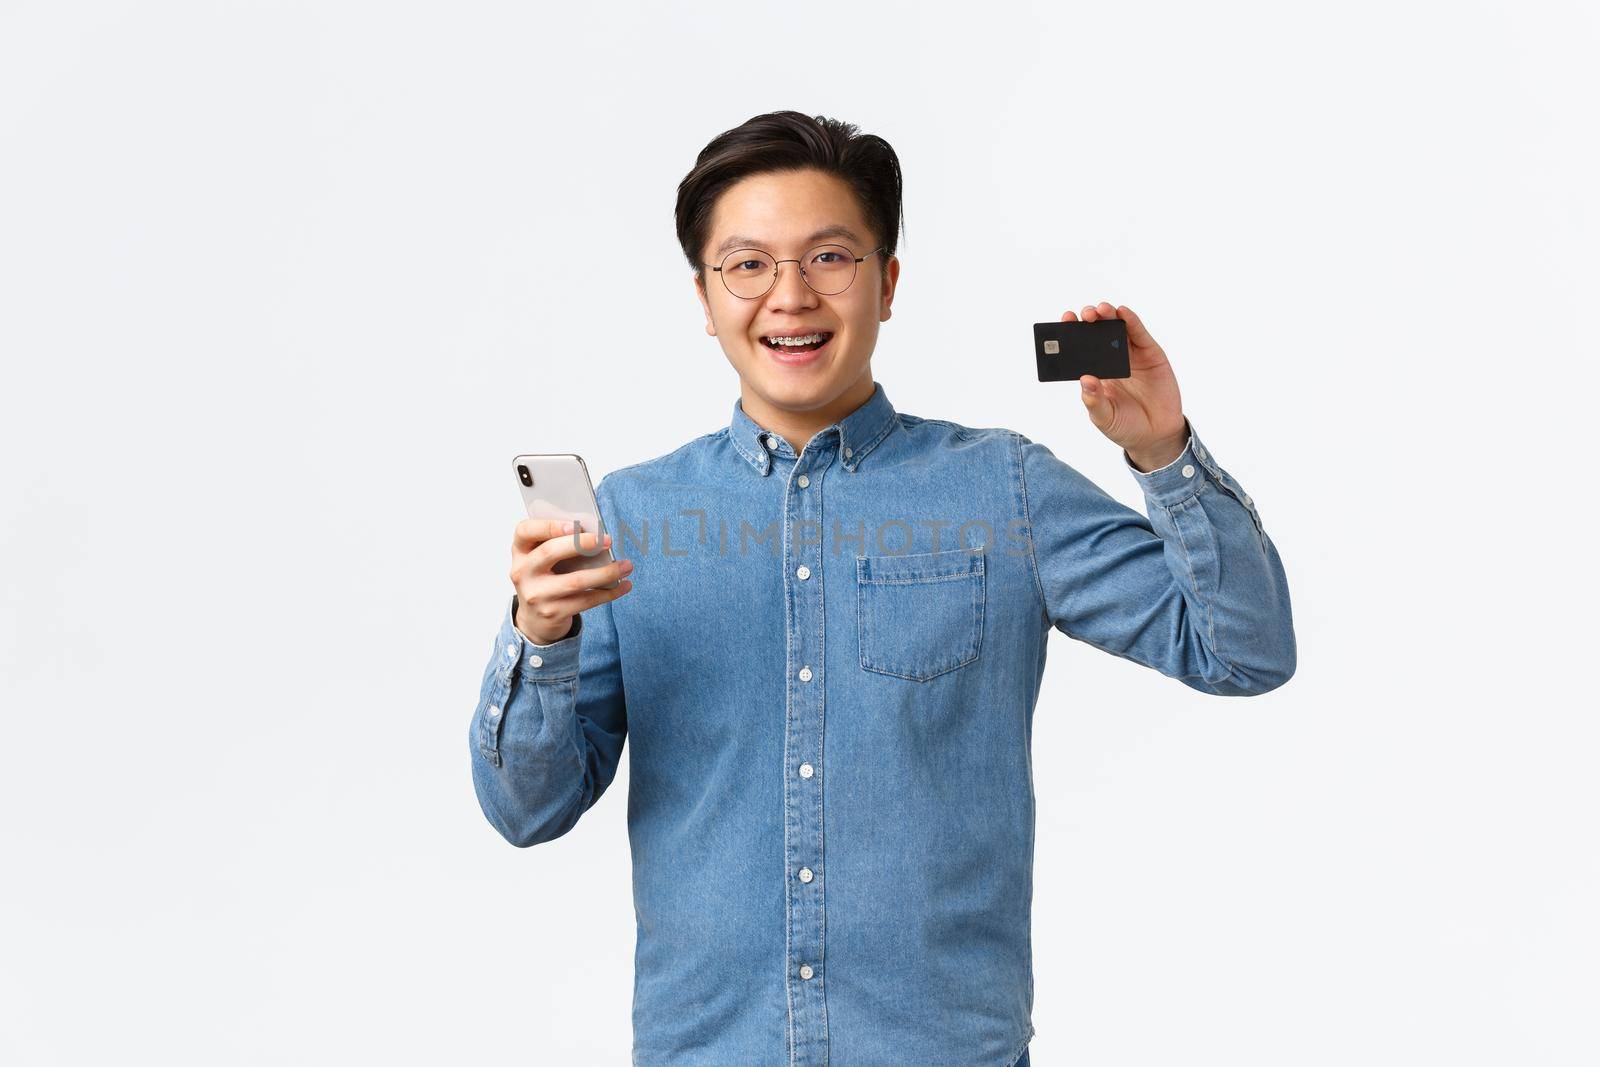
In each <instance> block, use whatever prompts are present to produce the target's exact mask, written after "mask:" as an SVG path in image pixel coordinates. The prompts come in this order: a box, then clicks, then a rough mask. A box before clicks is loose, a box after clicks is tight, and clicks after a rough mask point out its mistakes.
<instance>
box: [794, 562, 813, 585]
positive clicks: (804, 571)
mask: <svg viewBox="0 0 1600 1067" xmlns="http://www.w3.org/2000/svg"><path fill="white" fill-rule="evenodd" d="M794 573H795V577H797V578H799V579H800V580H801V581H802V582H803V581H805V580H806V579H807V578H809V577H811V568H810V567H807V566H806V565H805V564H804V563H802V564H800V566H799V567H798V568H796V570H795V572H794Z"/></svg>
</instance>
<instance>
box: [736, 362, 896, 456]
mask: <svg viewBox="0 0 1600 1067" xmlns="http://www.w3.org/2000/svg"><path fill="white" fill-rule="evenodd" d="M896 422H897V419H896V418H895V410H894V405H893V404H891V403H889V394H888V393H885V392H884V391H883V383H882V382H874V383H873V388H872V395H871V396H870V397H868V398H867V400H866V401H865V402H864V403H863V404H862V405H861V406H860V407H858V408H856V409H855V410H854V411H852V412H851V413H850V414H848V415H846V416H845V417H844V418H842V419H840V420H839V421H838V422H836V423H833V424H832V425H831V426H826V427H824V428H822V429H821V430H818V431H817V433H816V436H814V437H813V438H812V441H815V440H817V439H819V438H822V437H824V436H825V435H827V434H830V433H834V432H837V433H838V435H839V456H840V462H841V463H843V465H844V468H845V469H846V470H847V471H849V472H850V473H852V474H854V473H855V470H856V468H857V467H859V466H860V465H861V461H862V460H864V459H866V458H867V455H868V454H869V453H871V451H872V450H873V449H874V448H876V447H878V442H879V441H882V440H883V439H884V438H885V437H886V436H888V434H889V431H890V430H892V429H894V427H895V425H896ZM728 438H729V440H731V441H732V442H733V445H734V448H736V449H737V450H738V452H739V455H741V456H743V457H744V459H745V460H746V461H748V462H749V464H750V465H751V466H752V467H754V468H755V469H756V470H757V471H759V472H760V473H761V475H762V476H763V477H765V476H766V475H767V474H769V473H771V471H772V456H773V454H774V453H776V454H777V455H780V456H787V457H790V458H798V457H796V456H795V452H794V449H793V448H791V447H790V446H789V442H788V441H785V440H784V439H783V438H782V437H780V436H778V435H777V434H775V433H769V432H768V430H767V428H766V427H764V426H762V425H761V424H760V423H758V422H756V421H755V420H754V419H752V418H751V417H750V416H749V415H746V414H745V411H744V399H743V398H742V397H741V398H740V399H738V400H735V401H734V402H733V419H732V421H730V422H729V423H728ZM808 444H809V442H808Z"/></svg>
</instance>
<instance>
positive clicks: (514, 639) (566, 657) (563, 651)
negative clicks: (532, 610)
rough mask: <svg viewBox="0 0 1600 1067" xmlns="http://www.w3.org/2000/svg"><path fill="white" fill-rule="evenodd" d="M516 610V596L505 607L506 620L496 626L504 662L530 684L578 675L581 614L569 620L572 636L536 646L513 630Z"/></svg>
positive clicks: (521, 633) (515, 629)
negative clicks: (530, 682)
mask: <svg viewBox="0 0 1600 1067" xmlns="http://www.w3.org/2000/svg"><path fill="white" fill-rule="evenodd" d="M516 608H517V597H516V594H512V597H511V602H510V603H509V604H507V605H506V617H505V620H504V621H503V622H502V623H501V624H500V646H501V648H502V649H503V650H504V651H502V652H501V655H503V656H504V657H505V658H506V662H507V663H508V664H509V665H510V666H511V667H512V668H515V669H519V670H521V672H522V676H523V677H524V678H527V679H529V680H530V681H550V680H551V679H554V678H570V677H573V676H575V675H576V674H577V673H578V648H579V645H580V644H581V643H582V642H581V641H580V640H579V636H580V635H581V634H582V633H583V614H582V613H581V612H580V613H578V614H577V615H574V616H573V617H572V632H571V633H569V634H568V635H567V636H566V637H563V638H562V639H561V640H559V641H553V642H551V643H550V644H548V645H539V644H535V643H534V642H532V641H530V640H528V635H527V634H525V633H523V632H522V631H521V630H519V629H517V624H516V622H515V621H514V619H515V614H516Z"/></svg>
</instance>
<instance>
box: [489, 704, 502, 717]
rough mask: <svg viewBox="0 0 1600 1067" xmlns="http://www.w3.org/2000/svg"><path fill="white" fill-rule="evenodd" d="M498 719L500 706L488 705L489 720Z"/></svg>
mask: <svg viewBox="0 0 1600 1067" xmlns="http://www.w3.org/2000/svg"><path fill="white" fill-rule="evenodd" d="M499 717H500V705H499V704H490V705H489V718H491V719H498V718H499Z"/></svg>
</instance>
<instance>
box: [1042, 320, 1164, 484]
mask: <svg viewBox="0 0 1600 1067" xmlns="http://www.w3.org/2000/svg"><path fill="white" fill-rule="evenodd" d="M1110 318H1119V319H1121V320H1122V321H1123V322H1125V323H1127V324H1128V370H1129V371H1130V372H1131V373H1132V377H1130V378H1097V377H1095V376H1094V375H1092V374H1085V375H1084V376H1083V377H1082V378H1079V379H1078V384H1079V386H1080V387H1081V390H1082V396H1083V406H1084V407H1085V408H1087V409H1088V411H1089V421H1091V422H1093V423H1094V424H1095V426H1096V427H1097V428H1098V429H1099V430H1100V432H1101V433H1103V434H1105V435H1106V436H1107V437H1109V438H1110V439H1111V440H1112V441H1113V442H1115V443H1116V444H1119V445H1121V446H1122V448H1123V449H1124V450H1125V451H1126V452H1127V454H1128V460H1129V461H1130V462H1131V463H1132V464H1133V465H1134V466H1135V467H1138V468H1139V469H1140V470H1142V471H1153V470H1155V469H1156V468H1157V467H1164V466H1166V465H1167V464H1168V463H1171V462H1172V461H1173V460H1175V459H1177V458H1178V456H1179V455H1180V454H1181V453H1182V452H1183V446H1184V445H1185V444H1187V443H1188V440H1189V425H1188V420H1187V419H1185V418H1184V416H1183V402H1182V401H1181V399H1180V398H1179V396H1178V379H1177V378H1176V377H1174V376H1173V374H1172V364H1170V363H1168V362H1167V354H1166V352H1164V351H1162V349H1161V346H1160V345H1158V344H1156V339H1155V338H1154V337H1151V336H1150V331H1149V330H1147V329H1145V327H1144V323H1143V322H1142V321H1140V319H1139V316H1138V315H1135V314H1134V313H1133V309H1132V308H1130V307H1112V306H1111V305H1110V304H1108V303H1105V302H1103V301H1102V302H1101V303H1099V304H1085V305H1084V308H1083V321H1084V322H1095V321H1098V320H1099V319H1110ZM1061 321H1062V322H1077V321H1078V316H1077V315H1074V314H1073V313H1072V312H1070V311H1068V312H1066V313H1064V314H1063V315H1062V316H1061Z"/></svg>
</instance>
